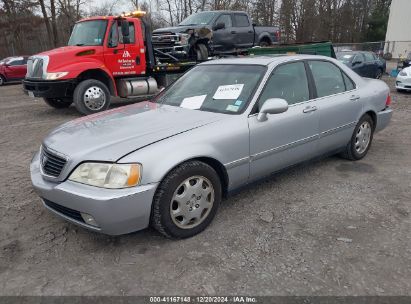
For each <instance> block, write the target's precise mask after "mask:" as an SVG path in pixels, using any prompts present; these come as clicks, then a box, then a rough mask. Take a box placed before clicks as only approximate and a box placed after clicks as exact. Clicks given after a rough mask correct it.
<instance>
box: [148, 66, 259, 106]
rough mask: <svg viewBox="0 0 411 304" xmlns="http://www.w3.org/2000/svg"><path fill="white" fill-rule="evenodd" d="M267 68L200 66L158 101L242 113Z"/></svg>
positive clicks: (171, 87) (170, 88) (162, 94)
mask: <svg viewBox="0 0 411 304" xmlns="http://www.w3.org/2000/svg"><path fill="white" fill-rule="evenodd" d="M265 71H266V67H265V66H259V65H225V64H224V65H223V64H220V65H200V66H197V67H195V68H193V69H192V70H191V71H189V72H188V73H186V74H185V75H184V76H182V77H181V78H180V79H178V80H177V81H176V82H175V83H174V84H172V85H171V86H170V87H169V88H168V89H167V90H165V91H164V92H163V93H161V94H160V95H158V96H157V98H156V99H155V102H158V103H162V104H167V105H172V106H177V107H181V108H187V109H192V110H200V111H210V112H218V113H227V114H235V113H241V112H242V111H243V110H244V109H245V107H246V106H247V104H248V102H249V101H250V99H251V97H252V95H253V93H254V91H255V89H256V88H257V85H258V83H259V82H260V80H261V78H262V76H263V75H264V73H265Z"/></svg>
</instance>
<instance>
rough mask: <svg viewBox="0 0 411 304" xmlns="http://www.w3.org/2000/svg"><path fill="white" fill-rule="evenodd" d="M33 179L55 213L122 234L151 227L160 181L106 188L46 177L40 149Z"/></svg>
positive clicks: (38, 191)
mask: <svg viewBox="0 0 411 304" xmlns="http://www.w3.org/2000/svg"><path fill="white" fill-rule="evenodd" d="M30 175H31V181H32V184H33V187H34V189H35V190H36V192H37V193H38V195H39V196H40V197H41V198H42V200H43V203H44V206H45V207H46V208H47V209H48V210H50V211H51V212H53V213H54V214H56V215H58V216H60V217H62V218H64V219H65V220H67V221H70V222H72V223H74V224H76V225H79V226H81V227H84V228H87V229H89V230H93V231H97V232H101V233H105V234H109V235H120V234H126V233H130V232H133V231H137V230H141V229H144V228H146V227H148V225H149V222H150V214H151V203H152V201H153V197H154V193H155V191H156V188H157V184H148V185H142V186H138V187H133V188H127V189H103V188H97V187H93V186H88V185H84V184H80V183H76V182H72V181H69V180H66V181H64V182H61V183H54V182H50V181H47V180H45V179H43V177H42V175H41V172H40V161H39V153H37V154H36V155H35V156H34V158H33V160H32V162H31V165H30ZM81 213H87V214H89V215H91V216H92V217H93V218H94V219H95V221H96V222H97V226H98V227H95V226H92V225H89V224H87V223H86V222H85V221H83V220H82V218H81Z"/></svg>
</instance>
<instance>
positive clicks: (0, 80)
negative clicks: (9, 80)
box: [0, 75, 6, 86]
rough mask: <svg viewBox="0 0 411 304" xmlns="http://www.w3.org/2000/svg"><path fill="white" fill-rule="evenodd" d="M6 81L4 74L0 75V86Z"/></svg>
mask: <svg viewBox="0 0 411 304" xmlns="http://www.w3.org/2000/svg"><path fill="white" fill-rule="evenodd" d="M5 82H6V79H4V77H3V76H2V75H0V86H2V85H3V84H4V83H5Z"/></svg>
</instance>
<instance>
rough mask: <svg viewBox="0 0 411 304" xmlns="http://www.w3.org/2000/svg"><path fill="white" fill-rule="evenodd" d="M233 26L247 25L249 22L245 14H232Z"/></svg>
mask: <svg viewBox="0 0 411 304" xmlns="http://www.w3.org/2000/svg"><path fill="white" fill-rule="evenodd" d="M234 21H235V26H238V27H248V26H250V22H249V21H248V17H247V15H244V14H234Z"/></svg>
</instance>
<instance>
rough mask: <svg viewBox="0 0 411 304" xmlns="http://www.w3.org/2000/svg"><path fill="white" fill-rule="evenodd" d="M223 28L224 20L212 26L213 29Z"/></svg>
mask: <svg viewBox="0 0 411 304" xmlns="http://www.w3.org/2000/svg"><path fill="white" fill-rule="evenodd" d="M224 28H225V23H224V22H219V23H217V24H216V25H214V26H213V31H217V30H222V29H224Z"/></svg>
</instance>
